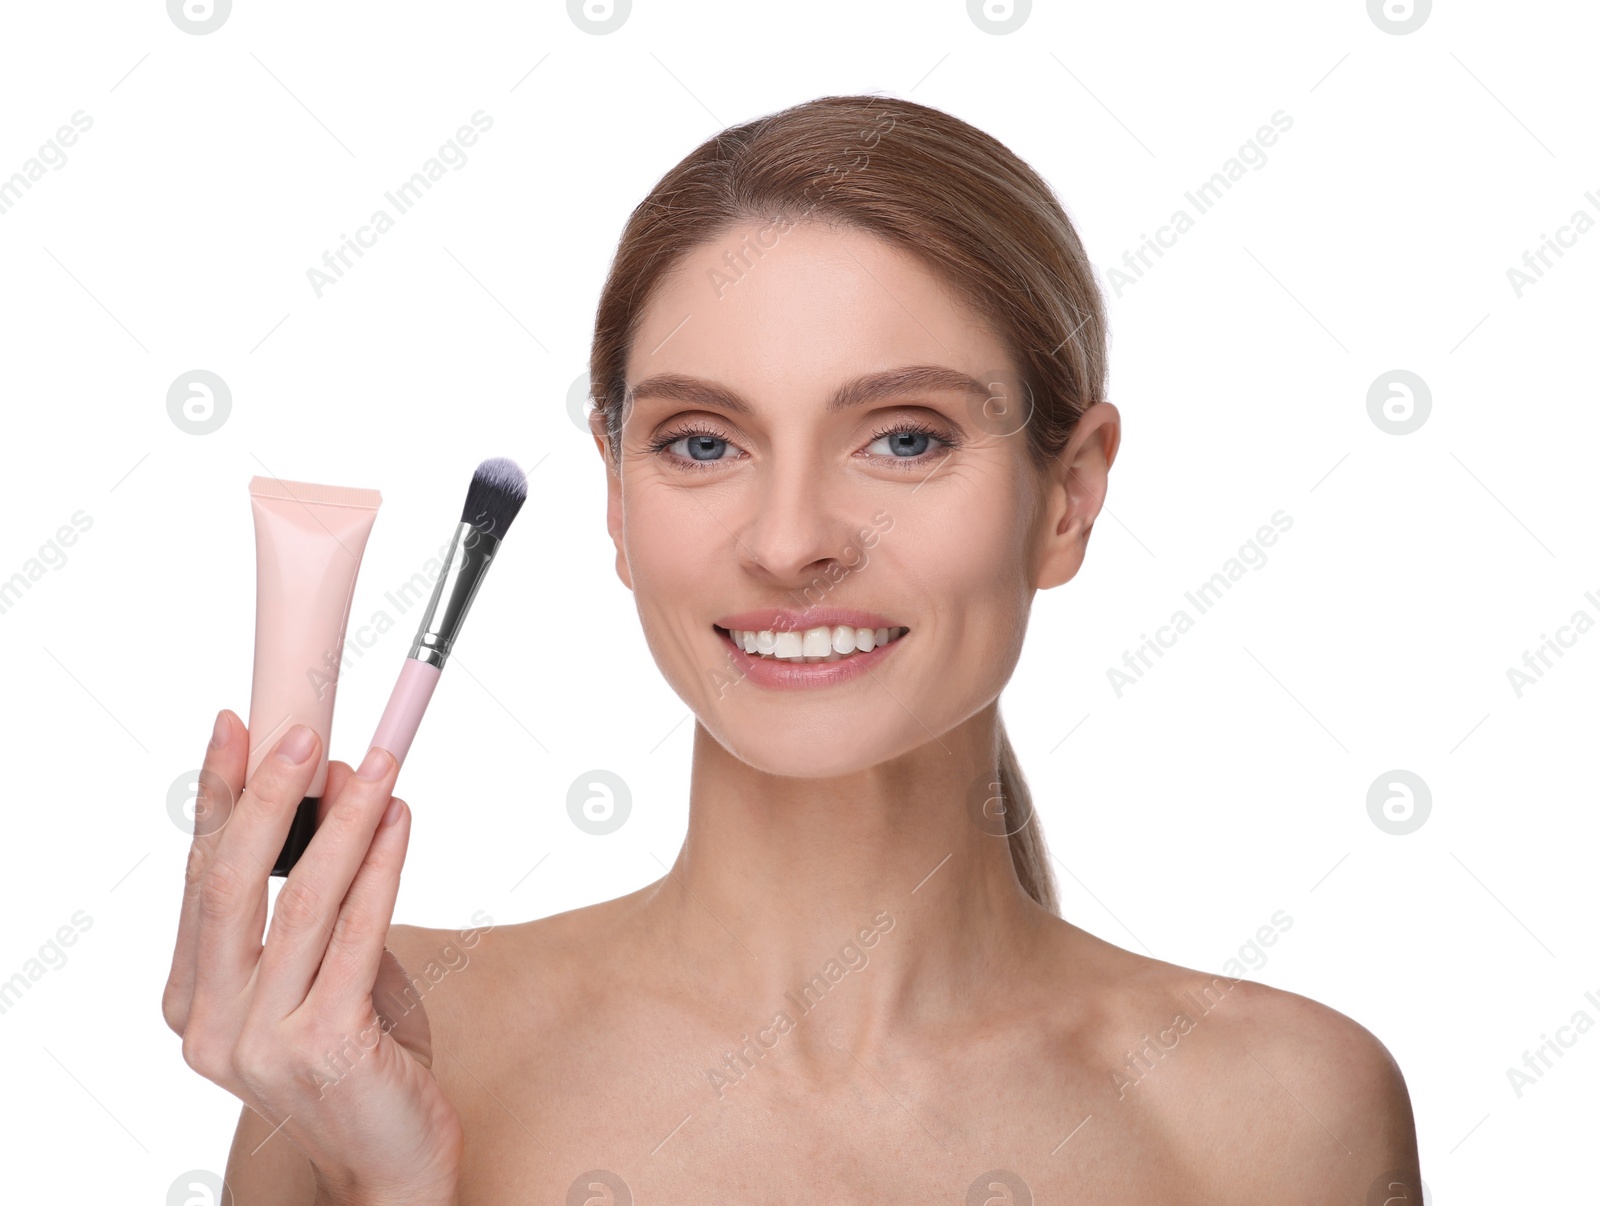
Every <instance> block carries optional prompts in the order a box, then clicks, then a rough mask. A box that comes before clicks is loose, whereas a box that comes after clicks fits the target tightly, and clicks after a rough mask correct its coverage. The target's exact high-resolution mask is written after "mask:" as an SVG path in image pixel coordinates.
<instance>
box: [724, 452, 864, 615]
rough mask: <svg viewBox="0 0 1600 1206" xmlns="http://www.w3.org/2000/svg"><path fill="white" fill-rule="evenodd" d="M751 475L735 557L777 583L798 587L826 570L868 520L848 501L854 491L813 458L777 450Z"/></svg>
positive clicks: (845, 549)
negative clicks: (752, 478)
mask: <svg viewBox="0 0 1600 1206" xmlns="http://www.w3.org/2000/svg"><path fill="white" fill-rule="evenodd" d="M752 476H753V477H754V479H755V480H754V481H753V482H752V483H751V489H750V494H749V497H748V499H747V500H746V505H747V506H748V508H749V509H748V511H747V513H746V514H745V515H744V516H743V517H742V518H743V523H742V525H741V530H740V531H739V532H738V533H737V535H738V538H739V542H738V555H739V558H740V561H741V563H742V564H743V566H744V568H745V569H746V570H747V571H748V572H750V573H752V574H755V575H758V576H760V577H764V578H767V579H769V580H770V581H771V582H772V583H773V584H774V585H776V586H779V587H791V586H793V587H800V586H803V585H805V584H807V583H809V582H810V581H812V580H813V579H815V578H817V577H819V576H820V575H822V574H824V573H825V572H826V571H827V570H828V569H829V567H830V566H831V565H832V563H833V562H834V561H840V560H842V559H844V558H846V557H847V556H848V554H849V550H850V549H851V548H853V547H854V541H853V539H852V537H853V535H854V533H855V532H856V530H857V529H858V528H861V527H865V526H867V525H868V524H869V523H870V520H869V519H868V518H866V516H865V515H864V514H863V515H860V516H857V515H855V511H857V510H862V509H863V508H862V507H861V506H855V505H853V504H852V501H851V500H852V492H851V491H850V490H849V488H848V487H847V486H846V485H845V483H843V482H842V481H840V480H839V479H838V478H837V477H832V476H830V475H829V474H828V473H827V472H826V471H825V470H823V468H822V466H821V465H820V464H819V463H818V462H817V460H816V458H815V457H812V456H799V455H790V456H788V457H785V456H783V455H781V454H780V455H777V456H775V457H774V458H773V459H772V460H771V461H769V462H768V463H767V464H766V465H764V466H762V467H761V470H760V471H759V472H758V473H757V474H754V475H752ZM865 509H866V510H870V509H871V508H870V507H866V508H865ZM858 521H859V522H858Z"/></svg>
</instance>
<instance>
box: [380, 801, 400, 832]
mask: <svg viewBox="0 0 1600 1206" xmlns="http://www.w3.org/2000/svg"><path fill="white" fill-rule="evenodd" d="M399 819H400V797H399V796H390V797H389V807H387V808H385V809H384V810H383V820H382V821H380V822H379V828H380V829H381V828H382V827H383V826H384V825H393V824H394V823H395V822H396V821H398V820H399Z"/></svg>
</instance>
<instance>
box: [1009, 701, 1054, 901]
mask: <svg viewBox="0 0 1600 1206" xmlns="http://www.w3.org/2000/svg"><path fill="white" fill-rule="evenodd" d="M999 770H1000V798H1001V799H1002V800H1004V801H1005V809H1006V813H1007V814H1008V815H1011V816H1025V817H1027V818H1028V820H1027V822H1026V823H1025V824H1024V825H1023V826H1022V828H1020V829H1018V830H1017V831H1016V832H1014V833H1012V834H1011V836H1010V837H1009V838H1008V839H1007V840H1008V841H1009V842H1010V844H1011V865H1012V866H1013V867H1015V868H1016V871H1017V879H1018V880H1019V881H1021V883H1022V889H1023V891H1025V892H1026V893H1027V894H1028V895H1029V896H1031V897H1032V898H1033V899H1034V900H1035V901H1037V902H1038V903H1039V904H1040V905H1042V906H1043V907H1044V908H1045V910H1046V911H1047V912H1050V913H1053V914H1055V915H1056V916H1057V917H1059V916H1061V907H1060V905H1059V903H1058V902H1057V900H1056V881H1055V876H1054V875H1052V874H1051V872H1050V852H1049V850H1048V848H1047V847H1046V846H1045V844H1044V830H1043V829H1042V828H1041V827H1040V825H1039V817H1038V814H1037V813H1035V812H1034V810H1033V796H1032V794H1031V793H1030V792H1029V791H1028V781H1027V779H1026V778H1024V777H1023V774H1022V766H1021V765H1020V764H1019V763H1018V762H1017V753H1016V751H1015V750H1013V749H1012V748H1011V739H1010V738H1009V737H1008V736H1006V730H1005V725H1003V724H1002V725H1001V726H1000V750H999ZM1007 828H1009V826H1008V827H1007Z"/></svg>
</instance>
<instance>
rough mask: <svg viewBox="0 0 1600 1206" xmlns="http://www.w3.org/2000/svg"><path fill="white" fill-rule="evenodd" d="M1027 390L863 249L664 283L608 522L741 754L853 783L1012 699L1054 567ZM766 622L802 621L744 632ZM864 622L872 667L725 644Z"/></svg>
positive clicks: (798, 250)
mask: <svg viewBox="0 0 1600 1206" xmlns="http://www.w3.org/2000/svg"><path fill="white" fill-rule="evenodd" d="M912 370H915V371H912ZM896 373H898V374H901V375H902V377H903V378H904V380H902V381H901V382H900V383H898V384H896V383H895V382H894V381H892V380H890V379H889V378H888V377H885V378H884V379H883V380H881V381H879V382H878V383H876V384H874V383H873V378H874V377H875V376H876V375H880V374H884V375H888V374H896ZM966 378H970V379H971V381H972V384H971V385H970V386H967V387H965V388H964V387H963V382H964V380H965V379H966ZM1015 381H1016V370H1015V367H1014V364H1013V362H1012V360H1011V358H1010V356H1009V354H1008V353H1007V351H1006V350H1005V348H1004V346H1003V344H1002V342H1001V340H1000V338H999V337H998V336H997V335H996V333H995V332H993V331H991V330H989V329H988V328H987V327H986V326H985V324H984V323H983V322H982V320H981V319H980V318H979V316H978V315H977V313H976V312H974V311H973V310H971V309H970V308H969V307H968V306H967V305H966V304H965V303H963V302H962V301H961V300H960V299H959V298H957V297H956V296H954V295H953V294H952V293H950V292H948V291H947V290H946V289H945V288H944V287H942V286H941V284H940V283H939V282H938V281H937V280H936V279H935V278H934V277H933V276H932V275H930V274H929V272H928V271H927V270H926V269H925V268H923V267H922V266H921V265H920V264H919V263H918V261H917V260H916V259H915V258H913V257H911V256H909V255H907V254H905V253H903V252H901V251H899V250H898V249H896V248H894V247H893V246H892V245H890V244H887V243H885V242H883V241H881V240H879V239H878V238H876V237H875V236H873V235H870V234H866V233H863V232H860V231H854V230H830V229H828V228H826V227H824V226H821V225H818V224H815V223H810V222H802V223H799V224H795V225H791V226H789V227H788V229H787V230H785V229H784V228H783V226H782V225H774V224H765V225H763V224H761V223H750V224H747V225H742V226H738V227H736V228H734V229H732V230H731V231H730V232H729V233H728V234H727V235H726V236H724V237H722V238H720V239H718V240H717V241H715V242H714V243H712V244H708V245H706V246H704V247H701V248H699V249H697V250H696V251H694V252H692V253H690V254H689V255H688V256H687V257H686V258H685V260H684V262H683V263H682V265H681V266H680V267H679V269H678V270H677V271H676V272H675V273H673V274H672V275H671V276H670V277H669V278H668V279H667V280H666V281H665V282H664V283H663V284H662V286H661V287H660V289H659V290H658V292H657V293H656V295H655V297H654V299H653V300H652V301H651V302H650V304H649V306H648V308H647V309H646V310H645V312H644V315H643V321H642V323H641V325H640V327H639V330H638V334H637V335H636V337H635V339H634V341H633V346H632V349H631V352H630V355H629V359H628V368H627V384H628V389H629V391H630V394H629V397H630V402H629V404H628V409H627V410H626V411H625V414H624V423H623V430H622V441H621V448H622V457H621V474H620V481H619V480H618V479H617V478H615V477H613V479H612V484H611V501H610V507H609V515H608V522H609V525H610V529H611V533H612V537H613V539H614V540H615V541H616V542H617V549H618V561H617V570H618V573H619V574H620V575H621V577H622V580H623V582H624V583H625V584H627V585H628V586H629V588H630V589H631V590H632V591H633V592H634V598H635V602H636V604H637V606H638V609H639V616H640V619H641V621H642V622H643V625H644V634H645V638H646V640H647V642H648V643H649V646H650V650H651V653H652V655H653V656H654V658H655V660H656V663H657V665H658V666H659V667H660V668H661V671H662V673H663V674H664V675H665V676H666V678H667V681H668V682H669V683H670V684H671V685H672V687H673V689H674V690H675V691H676V692H677V693H678V694H679V695H680V696H681V697H682V698H683V700H684V702H685V703H686V704H688V706H689V707H690V708H691V709H692V710H693V711H694V713H695V715H696V716H697V717H698V718H699V720H700V722H701V723H702V724H703V725H704V726H705V727H706V729H707V730H708V731H709V732H710V733H711V735H712V736H713V737H715V738H716V740H717V741H718V742H719V743H720V744H721V745H722V746H723V747H724V748H726V749H727V750H729V751H730V752H731V753H733V754H734V755H735V756H737V757H738V758H740V759H741V760H743V761H745V762H747V763H748V764H750V765H752V766H755V767H757V768H759V769H761V770H764V771H766V772H768V773H771V774H777V775H785V776H796V777H811V776H835V775H842V774H848V773H850V772H852V771H856V770H860V769H863V768H865V767H868V766H873V765H876V764H877V763H880V762H883V761H885V760H886V759H889V758H893V757H895V756H897V755H900V754H903V753H905V752H907V751H909V750H911V749H914V748H916V747H918V746H921V745H923V744H925V743H927V742H930V741H932V740H933V739H934V738H935V737H937V736H938V735H940V734H942V733H944V732H946V731H947V730H949V729H950V728H952V727H953V726H955V725H957V724H959V723H960V722H961V721H963V720H965V719H966V718H968V717H969V716H971V715H972V714H973V713H975V712H977V711H979V710H980V709H982V708H984V707H985V706H986V705H988V704H989V703H990V702H991V701H993V700H994V699H995V698H996V697H997V696H998V695H999V693H1000V690H1001V688H1002V687H1003V686H1004V684H1005V683H1006V681H1007V680H1008V679H1009V678H1010V676H1011V672H1012V670H1013V668H1014V667H1015V665H1016V661H1017V657H1018V654H1019V653H1020V651H1021V646H1022V639H1023V634H1024V628H1025V625H1026V620H1027V615H1028V609H1029V606H1030V604H1031V601H1032V597H1033V592H1034V589H1035V588H1036V586H1037V585H1039V567H1040V551H1041V550H1040V547H1039V545H1040V534H1039V533H1038V532H1037V531H1036V525H1037V524H1038V523H1039V522H1040V519H1041V514H1040V511H1041V507H1040V505H1041V501H1042V498H1043V495H1042V493H1041V491H1042V490H1043V488H1044V487H1043V484H1042V483H1043V480H1044V479H1042V478H1041V477H1039V476H1038V475H1037V474H1036V471H1035V470H1034V469H1033V468H1032V467H1031V464H1030V462H1029V459H1028V453H1027V446H1026V441H1027V432H1026V416H1027V413H1028V412H1027V404H1026V403H1025V402H1024V401H1022V399H1021V398H1020V396H1019V391H1018V390H1017V388H1016V387H1015V385H1014V382H1015ZM996 395H998V397H996ZM836 397H837V398H839V399H840V401H841V402H842V403H845V404H844V405H840V406H838V407H837V408H836V407H835V406H830V400H834V399H836ZM653 445H659V447H652V446H653ZM1046 518H1048V516H1046ZM829 609H844V610H845V612H846V613H850V612H853V613H855V614H853V615H851V614H846V615H843V616H841V615H839V614H838V612H837V611H833V612H830V611H829ZM768 610H772V611H775V612H779V613H784V614H776V615H774V616H772V617H770V618H768V619H766V620H765V621H763V620H761V619H760V618H757V617H751V616H749V615H748V614H746V613H751V612H762V611H768ZM841 620H843V621H844V622H845V623H844V626H846V627H850V628H862V627H867V628H872V629H873V630H874V633H873V643H874V651H873V652H872V653H871V654H870V655H869V656H868V657H867V658H866V659H864V660H863V662H862V663H861V664H860V665H859V666H853V665H852V664H851V663H850V659H851V658H857V657H861V656H862V652H861V650H860V649H859V648H858V649H857V650H856V652H853V653H851V654H849V655H848V657H841V658H839V660H838V661H836V662H832V663H828V664H827V665H826V666H821V665H815V664H809V665H803V666H801V667H800V668H798V669H789V670H784V669H783V667H782V666H781V665H778V664H775V663H774V661H773V659H771V658H766V657H764V656H763V655H762V654H761V653H760V652H759V651H758V652H757V653H756V654H754V655H751V654H748V653H746V652H745V651H744V650H743V648H742V647H741V648H740V649H739V650H738V651H736V650H735V648H734V646H733V644H732V640H731V638H730V637H729V636H728V635H726V634H725V633H724V631H723V628H741V629H744V628H748V629H751V630H756V629H757V627H758V624H759V626H760V627H761V628H765V629H767V630H770V631H772V632H773V633H774V634H777V633H783V632H786V631H788V630H792V631H794V632H795V633H800V634H803V633H804V631H805V630H806V629H808V628H815V627H817V626H818V624H819V621H825V622H826V623H827V625H828V627H830V628H834V627H837V626H839V622H840V621H841ZM896 627H903V628H907V629H909V632H908V633H906V635H904V636H902V637H901V638H899V640H897V641H893V642H891V643H890V644H888V645H887V646H886V647H882V648H877V647H876V635H877V634H876V630H877V629H879V628H889V629H890V630H891V631H892V630H893V629H894V628H896ZM775 639H776V641H777V644H776V652H778V653H780V654H781V653H783V652H785V651H786V650H788V649H789V648H791V647H792V645H791V642H793V641H794V640H795V638H792V637H787V636H776V637H775ZM815 641H816V638H815V637H813V644H812V645H811V646H809V648H810V649H812V650H814V649H815V648H816V644H815ZM800 645H801V647H802V648H807V646H805V645H804V638H803V636H802V637H801V638H800ZM829 652H830V653H832V652H836V650H835V649H833V648H832V647H830V649H829ZM758 661H759V663H760V664H755V663H757V662H758ZM753 665H754V668H753V669H752V666H753ZM784 665H792V663H784ZM819 672H820V673H819ZM779 677H786V678H788V679H791V680H798V681H794V682H789V683H786V684H784V685H779V684H778V683H777V682H776V681H774V680H775V679H777V678H779Z"/></svg>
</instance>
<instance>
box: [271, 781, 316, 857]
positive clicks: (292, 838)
mask: <svg viewBox="0 0 1600 1206" xmlns="http://www.w3.org/2000/svg"><path fill="white" fill-rule="evenodd" d="M321 802H322V797H321V796H307V797H305V799H303V800H301V801H300V803H299V806H298V807H296V808H295V810H294V820H293V821H291V822H290V823H289V836H288V837H286V838H284V839H283V850H282V851H280V852H279V854H278V861H277V862H276V863H274V864H273V865H272V874H274V875H288V874H289V872H290V870H291V869H292V868H293V867H294V865H295V863H297V862H299V861H300V856H301V855H302V854H304V853H305V852H306V847H307V846H309V845H310V844H311V835H312V834H314V833H316V831H317V805H318V804H320V803H321Z"/></svg>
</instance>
